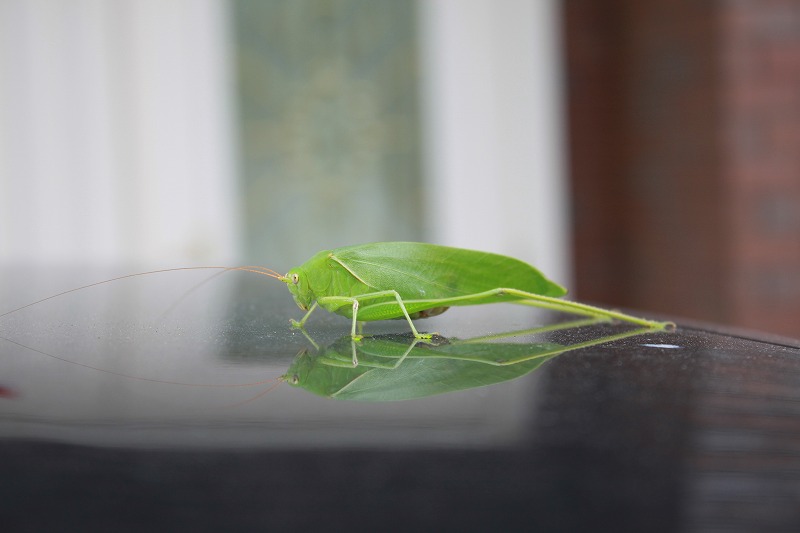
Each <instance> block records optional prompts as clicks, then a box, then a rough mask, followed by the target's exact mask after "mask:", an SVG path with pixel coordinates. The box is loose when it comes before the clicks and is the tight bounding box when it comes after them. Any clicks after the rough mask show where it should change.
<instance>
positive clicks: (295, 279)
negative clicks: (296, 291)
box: [292, 274, 300, 285]
mask: <svg viewBox="0 0 800 533" xmlns="http://www.w3.org/2000/svg"><path fill="white" fill-rule="evenodd" d="M299 281H300V276H298V275H297V274H292V283H294V284H295V285H297V283H298V282H299Z"/></svg>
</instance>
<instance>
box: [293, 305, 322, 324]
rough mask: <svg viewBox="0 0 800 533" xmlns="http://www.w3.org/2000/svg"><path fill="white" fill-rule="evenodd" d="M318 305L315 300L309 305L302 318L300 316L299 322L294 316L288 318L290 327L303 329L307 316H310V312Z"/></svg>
mask: <svg viewBox="0 0 800 533" xmlns="http://www.w3.org/2000/svg"><path fill="white" fill-rule="evenodd" d="M318 305H319V304H318V303H317V302H314V303H313V304H312V305H311V308H309V310H308V312H307V313H306V314H305V315H303V318H301V319H300V321H299V322H298V321H297V320H295V319H294V318H292V319H290V322H291V323H292V327H293V328H295V329H305V325H306V320H308V317H309V316H311V313H313V312H314V309H316V308H317V306H318Z"/></svg>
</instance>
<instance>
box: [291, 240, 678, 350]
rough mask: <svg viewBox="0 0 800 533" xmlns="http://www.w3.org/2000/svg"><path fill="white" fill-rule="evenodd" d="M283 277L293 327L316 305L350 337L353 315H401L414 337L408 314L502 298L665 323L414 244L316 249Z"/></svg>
mask: <svg viewBox="0 0 800 533" xmlns="http://www.w3.org/2000/svg"><path fill="white" fill-rule="evenodd" d="M279 279H280V280H281V281H284V282H285V283H286V284H287V285H288V287H289V292H291V293H292V296H293V297H294V300H295V302H296V303H297V305H298V306H299V307H300V308H301V309H303V310H305V311H308V312H307V313H306V314H305V316H303V318H302V319H301V320H300V321H299V322H298V321H294V320H293V321H292V324H293V325H294V326H295V327H298V328H302V327H303V326H304V325H305V323H306V321H308V317H309V316H310V315H311V313H313V312H314V310H315V309H316V308H317V307H322V308H323V309H326V310H327V311H329V312H332V313H337V314H339V315H343V316H346V317H348V318H352V328H351V331H350V335H351V337H352V338H353V339H360V338H361V336H360V335H358V334H357V333H356V327H357V324H358V322H359V321H374V320H388V319H405V320H406V321H408V325H409V326H410V328H411V331H412V332H413V333H414V337H416V338H418V339H423V338H430V335H428V334H423V333H419V332H418V331H417V328H416V327H415V326H414V322H413V321H412V320H413V319H416V318H426V317H430V316H435V315H438V314H441V313H443V312H444V311H446V310H447V309H448V308H450V307H452V306H465V305H478V304H488V303H498V302H508V303H515V304H522V305H530V306H535V307H542V308H546V309H552V310H556V311H563V312H568V313H574V314H578V315H585V316H590V317H604V318H608V319H616V320H621V321H624V322H629V323H632V324H637V325H640V326H646V327H651V328H658V329H663V328H665V327H667V326H668V325H669V323H667V322H656V321H652V320H645V319H642V318H637V317H633V316H630V315H627V314H624V313H620V312H617V311H610V310H606V309H601V308H599V307H594V306H590V305H585V304H581V303H577V302H572V301H567V300H562V299H561V298H560V297H562V296H564V295H565V294H566V292H567V291H566V289H564V288H563V287H562V286H560V285H558V284H556V283H554V282H552V281H550V280H548V279H547V278H545V277H544V276H543V275H542V273H541V272H539V271H538V270H537V269H535V268H534V267H532V266H531V265H529V264H527V263H524V262H522V261H520V260H518V259H514V258H511V257H506V256H503V255H498V254H493V253H488V252H479V251H475V250H465V249H461V248H451V247H447V246H439V245H435V244H427V243H415V242H376V243H371V244H362V245H356V246H346V247H343V248H336V249H334V250H326V251H322V252H319V253H317V254H316V255H314V256H313V257H312V258H311V259H309V260H308V261H306V262H305V263H303V264H302V265H300V266H299V267H297V268H293V269H291V270H289V272H288V273H287V274H286V276H281V277H280V278H279Z"/></svg>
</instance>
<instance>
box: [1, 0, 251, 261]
mask: <svg viewBox="0 0 800 533" xmlns="http://www.w3.org/2000/svg"><path fill="white" fill-rule="evenodd" d="M226 8H227V4H226V3H224V2H221V1H218V0H170V1H163V0H116V1H107V0H0V117H1V120H0V261H2V262H6V263H8V262H29V261H31V262H40V263H41V262H48V263H53V262H58V263H64V262H71V263H75V262H95V263H97V262H137V263H142V264H145V263H154V264H157V265H159V266H162V265H168V264H170V263H173V262H174V263H183V264H185V263H188V262H198V261H201V262H206V261H216V260H219V261H230V260H232V259H233V257H234V256H235V255H236V251H237V239H236V236H237V233H238V232H237V215H236V195H235V193H236V185H235V168H234V167H235V164H234V157H233V141H232V140H233V139H234V135H232V132H233V127H232V123H231V120H232V118H231V117H232V115H233V113H232V110H231V109H230V107H231V102H232V100H231V98H230V93H231V92H232V89H231V87H230V84H231V81H230V80H232V75H231V73H230V72H229V69H230V68H231V62H230V60H229V58H228V53H229V47H230V46H229V40H228V38H229V36H228V16H227V9H226Z"/></svg>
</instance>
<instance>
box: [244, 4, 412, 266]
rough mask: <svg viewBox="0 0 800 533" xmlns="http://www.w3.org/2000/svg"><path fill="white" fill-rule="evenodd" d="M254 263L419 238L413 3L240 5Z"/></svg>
mask: <svg viewBox="0 0 800 533" xmlns="http://www.w3.org/2000/svg"><path fill="white" fill-rule="evenodd" d="M234 14H235V40H236V45H235V46H236V52H237V55H238V58H237V59H238V82H239V87H238V91H239V99H240V101H239V117H240V128H241V129H240V140H241V146H242V154H241V158H242V159H241V172H242V183H241V190H242V194H243V210H244V226H245V228H244V230H245V241H244V242H245V254H246V256H247V259H248V260H249V261H253V262H258V263H262V264H264V265H268V266H270V267H273V268H276V269H278V270H281V269H286V268H288V267H289V266H292V265H294V264H295V263H298V262H300V261H303V260H305V259H307V258H308V257H309V256H310V255H311V254H312V253H314V252H316V251H318V250H320V249H326V248H333V247H336V246H341V245H346V244H354V243H358V242H367V241H375V240H415V239H419V238H420V237H421V234H422V227H423V222H424V221H423V220H422V206H421V198H422V191H421V183H420V182H421V179H420V153H419V152H420V146H419V144H420V135H419V110H418V94H417V93H418V83H417V82H418V66H417V56H416V54H417V50H416V15H415V1H413V0H266V1H265V0H236V1H235V3H234Z"/></svg>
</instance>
